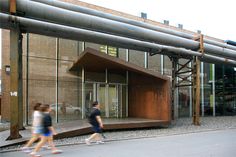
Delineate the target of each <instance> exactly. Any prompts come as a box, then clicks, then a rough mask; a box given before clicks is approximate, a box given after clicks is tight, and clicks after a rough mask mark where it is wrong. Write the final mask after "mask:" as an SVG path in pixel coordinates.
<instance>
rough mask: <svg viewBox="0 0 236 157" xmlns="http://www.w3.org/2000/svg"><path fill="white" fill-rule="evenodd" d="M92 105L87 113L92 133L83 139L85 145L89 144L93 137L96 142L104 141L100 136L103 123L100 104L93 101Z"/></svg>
mask: <svg viewBox="0 0 236 157" xmlns="http://www.w3.org/2000/svg"><path fill="white" fill-rule="evenodd" d="M92 106H93V108H92V110H91V113H90V115H89V123H90V124H91V125H92V129H93V131H94V133H93V134H92V135H91V136H90V137H89V138H87V139H85V143H86V144H87V145H90V142H91V141H92V140H94V139H95V140H96V142H97V143H98V144H100V143H104V142H103V141H102V137H101V133H102V128H103V123H102V119H101V112H100V104H99V103H98V102H97V101H95V102H93V104H92Z"/></svg>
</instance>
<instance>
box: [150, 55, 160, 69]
mask: <svg viewBox="0 0 236 157" xmlns="http://www.w3.org/2000/svg"><path fill="white" fill-rule="evenodd" d="M148 69H149V70H152V71H155V72H159V73H160V72H161V55H158V54H157V55H153V56H148Z"/></svg>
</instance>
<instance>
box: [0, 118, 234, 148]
mask: <svg viewBox="0 0 236 157" xmlns="http://www.w3.org/2000/svg"><path fill="white" fill-rule="evenodd" d="M200 122H201V125H200V126H195V125H193V124H192V118H179V119H178V120H177V121H176V122H173V123H172V125H171V126H169V127H168V128H148V129H133V130H123V131H110V132H104V135H105V136H106V139H105V141H116V140H126V139H134V138H148V137H156V136H168V135H176V134H186V133H195V132H202V131H212V130H222V129H236V116H227V117H203V118H201V119H200ZM88 136H89V135H84V136H76V137H71V138H63V139H59V140H54V142H55V144H56V145H57V146H63V145H73V144H83V143H84V139H85V138H87V137H88ZM20 147H22V146H21V145H16V146H11V147H6V148H2V149H1V148H0V152H1V151H7V150H11V151H14V150H18V149H19V148H20Z"/></svg>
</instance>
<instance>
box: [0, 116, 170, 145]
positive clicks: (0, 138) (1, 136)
mask: <svg viewBox="0 0 236 157" xmlns="http://www.w3.org/2000/svg"><path fill="white" fill-rule="evenodd" d="M103 122H104V129H105V130H114V129H121V128H127V129H131V128H146V127H155V126H160V125H163V126H164V125H166V122H165V121H160V120H151V119H141V118H121V119H104V120H103ZM54 127H55V129H56V131H57V133H58V134H57V135H56V136H54V138H55V139H61V138H68V137H74V136H79V135H85V134H89V133H91V132H92V129H91V126H90V124H89V123H88V122H87V120H86V119H85V120H75V121H71V122H65V123H59V124H55V125H54ZM30 128H31V127H27V128H26V129H25V130H22V131H20V135H21V136H22V138H19V139H15V140H9V141H6V139H7V137H8V136H9V135H10V131H9V130H6V131H1V132H0V148H3V147H8V146H12V145H19V144H23V143H25V142H26V141H28V140H29V139H30V137H31V129H30Z"/></svg>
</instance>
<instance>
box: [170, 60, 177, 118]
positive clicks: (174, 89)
mask: <svg viewBox="0 0 236 157" xmlns="http://www.w3.org/2000/svg"><path fill="white" fill-rule="evenodd" d="M171 61H172V98H171V100H172V107H171V111H172V119H173V120H176V119H177V118H178V106H177V101H178V100H177V99H176V98H177V96H176V95H177V86H176V84H177V76H176V71H177V65H178V58H171Z"/></svg>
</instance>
